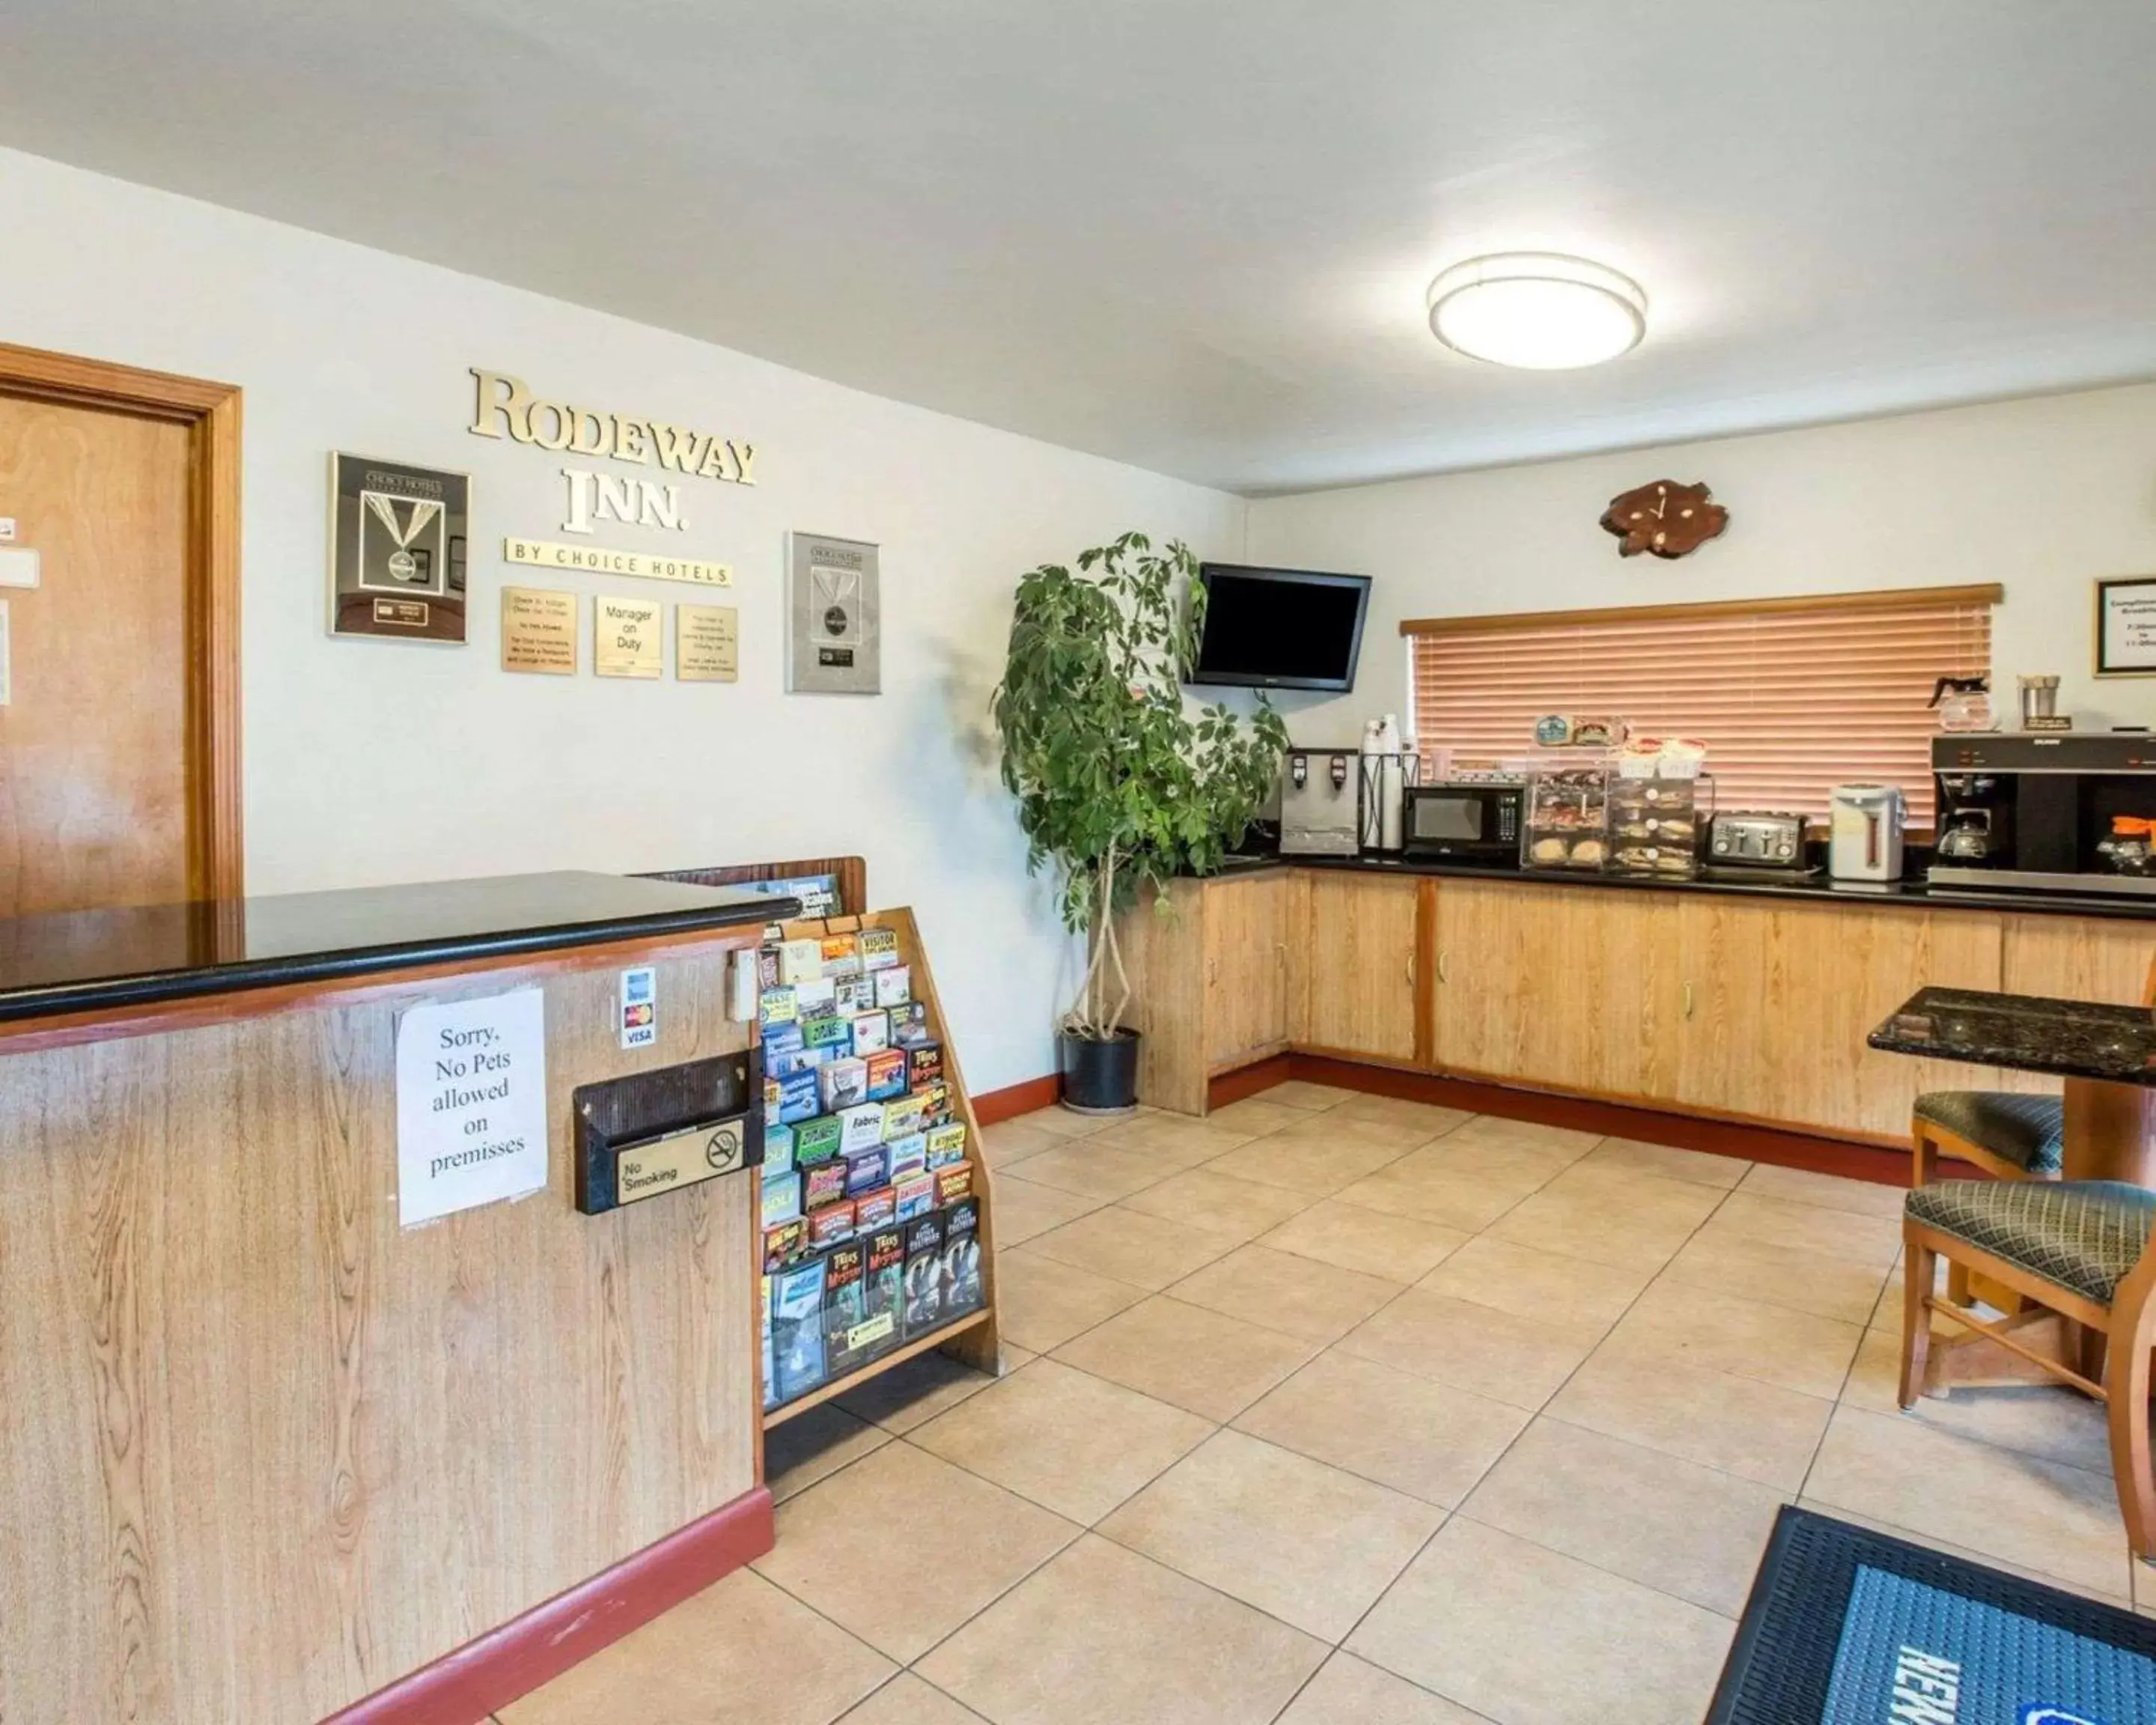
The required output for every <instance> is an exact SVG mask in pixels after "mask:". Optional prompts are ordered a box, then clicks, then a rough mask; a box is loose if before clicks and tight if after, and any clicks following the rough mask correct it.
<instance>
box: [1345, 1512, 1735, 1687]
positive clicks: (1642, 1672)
mask: <svg viewBox="0 0 2156 1725" xmlns="http://www.w3.org/2000/svg"><path fill="white" fill-rule="evenodd" d="M1735 1629H1736V1625H1734V1624H1732V1623H1731V1622H1730V1621H1729V1620H1727V1618H1723V1617H1719V1616H1717V1615H1715V1614H1714V1613H1712V1612H1711V1611H1702V1609H1700V1608H1699V1607H1698V1606H1697V1605H1690V1604H1686V1603H1685V1602H1684V1601H1682V1600H1681V1599H1671V1597H1670V1596H1669V1595H1668V1594H1661V1593H1657V1592H1655V1590H1654V1589H1652V1588H1647V1587H1642V1586H1640V1584H1638V1583H1637V1582H1635V1581H1627V1580H1625V1579H1624V1578H1622V1577H1621V1576H1616V1575H1611V1574H1608V1573H1607V1572H1605V1571H1604V1570H1601V1569H1598V1568H1594V1567H1593V1566H1592V1565H1591V1564H1588V1563H1581V1562H1579V1561H1578V1559H1577V1558H1568V1557H1565V1556H1563V1555H1561V1554H1560V1553H1556V1552H1553V1551H1546V1550H1544V1549H1543V1548H1542V1547H1541V1546H1538V1545H1533V1544H1530V1543H1528V1542H1527V1541H1526V1540H1523V1539H1515V1538H1512V1536H1511V1535H1509V1534H1506V1533H1501V1532H1497V1531H1496V1529H1495V1528H1492V1527H1482V1526H1481V1525H1480V1524H1479V1523H1477V1522H1470V1521H1466V1520H1464V1519H1462V1518H1460V1517H1455V1518H1454V1519H1453V1520H1451V1521H1450V1522H1447V1523H1446V1524H1445V1527H1442V1528H1441V1529H1440V1530H1439V1532H1438V1535H1437V1537H1436V1538H1435V1539H1433V1540H1432V1541H1431V1542H1430V1547H1429V1548H1428V1549H1427V1550H1426V1551H1424V1553H1423V1554H1422V1555H1421V1556H1420V1557H1419V1558H1416V1559H1415V1561H1414V1563H1412V1564H1411V1565H1409V1568H1408V1573H1407V1574H1405V1575H1404V1576H1402V1577H1401V1578H1400V1579H1399V1581H1398V1582H1396V1583H1395V1584H1394V1586H1393V1589H1392V1591H1391V1592H1390V1593H1389V1594H1386V1595H1385V1597H1384V1599H1382V1600H1381V1601H1380V1602H1379V1603H1378V1607H1377V1609H1375V1610H1373V1612H1371V1614H1370V1615H1369V1616H1368V1618H1367V1619H1365V1620H1364V1621H1363V1625H1362V1626H1361V1627H1360V1628H1359V1629H1358V1630H1356V1631H1355V1633H1354V1634H1353V1635H1351V1636H1350V1637H1349V1638H1348V1640H1347V1649H1348V1651H1350V1652H1352V1653H1355V1654H1358V1655H1359V1656H1362V1657H1363V1658H1364V1659H1367V1660H1369V1661H1373V1663H1375V1664H1378V1665H1380V1666H1384V1667H1385V1668H1386V1669H1387V1670H1389V1671H1394V1672H1396V1673H1398V1674H1399V1676H1404V1677H1406V1678H1408V1679H1409V1680H1410V1681H1414V1682H1417V1683H1419V1684H1421V1685H1422V1686H1424V1688H1427V1689H1434V1690H1435V1691H1437V1692H1439V1693H1440V1694H1441V1695H1445V1696H1446V1697H1450V1699H1452V1700H1454V1701H1457V1702H1460V1704H1461V1705H1463V1706H1465V1707H1471V1708H1473V1709H1474V1710H1475V1711H1476V1712H1479V1713H1484V1714H1486V1715H1487V1716H1488V1717H1491V1718H1492V1719H1497V1720H1501V1721H1504V1722H1505V1725H1697V1720H1698V1719H1699V1718H1700V1717H1701V1716H1702V1714H1703V1713H1705V1712H1706V1711H1707V1702H1708V1701H1709V1700H1710V1699H1711V1698H1712V1695H1713V1693H1714V1685H1715V1680H1716V1678H1717V1676H1719V1675H1720V1673H1721V1670H1722V1660H1723V1658H1724V1656H1726V1655H1727V1652H1728V1648H1729V1640H1730V1637H1731V1635H1732V1634H1733V1633H1734V1632H1735Z"/></svg>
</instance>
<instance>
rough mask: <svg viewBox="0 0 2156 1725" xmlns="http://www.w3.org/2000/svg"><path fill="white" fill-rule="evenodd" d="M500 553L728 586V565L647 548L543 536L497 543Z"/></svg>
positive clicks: (600, 571) (561, 565) (562, 565)
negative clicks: (621, 548)
mask: <svg viewBox="0 0 2156 1725" xmlns="http://www.w3.org/2000/svg"><path fill="white" fill-rule="evenodd" d="M501 554H502V556H503V557H504V558H506V560H507V561H508V562H512V563H529V564H531V565H533V566H534V567H538V568H542V569H583V570H586V571H588V572H590V573H592V574H594V575H634V576H637V577H639V578H641V579H643V580H645V581H693V582H695V583H696V584H697V585H698V586H699V587H731V586H732V585H733V584H734V572H733V568H732V567H731V565H730V564H726V563H707V562H701V561H700V560H698V559H697V558H696V557H665V556H663V555H660V554H658V553H654V552H648V551H608V550H607V549H606V548H605V547H603V546H598V545H556V544H552V543H549V542H547V541H546V540H543V539H518V538H515V537H511V538H508V539H505V540H503V541H502V542H501Z"/></svg>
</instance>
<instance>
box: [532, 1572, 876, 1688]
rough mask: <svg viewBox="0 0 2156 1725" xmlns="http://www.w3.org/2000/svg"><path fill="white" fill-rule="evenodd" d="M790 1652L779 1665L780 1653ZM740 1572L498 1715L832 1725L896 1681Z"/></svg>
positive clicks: (835, 1630)
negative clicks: (872, 1693)
mask: <svg viewBox="0 0 2156 1725" xmlns="http://www.w3.org/2000/svg"><path fill="white" fill-rule="evenodd" d="M782 1648H783V1649H784V1650H785V1651H784V1656H783V1657H775V1656H774V1650H777V1649H782ZM893 1669H894V1667H893V1666H892V1665H891V1661H889V1660H887V1659H885V1658H884V1657H883V1656H882V1655H881V1654H880V1653H877V1652H875V1651H874V1650H873V1649H871V1648H869V1647H866V1646H864V1645H862V1644H861V1643H860V1642H859V1641H857V1640H855V1639H854V1638H853V1637H852V1636H851V1635H848V1634H847V1633H846V1632H845V1631H844V1630H842V1629H840V1628H839V1626H838V1625H836V1624H834V1623H829V1622H827V1621H825V1620H824V1619H823V1618H821V1617H819V1616H818V1615H816V1614H815V1613H814V1611H811V1610H810V1609H808V1607H807V1606H806V1605H803V1604H801V1603H800V1602H799V1601H798V1600H795V1599H788V1597H787V1596H786V1595H785V1594H783V1593H782V1592H780V1591H779V1589H777V1588H775V1587H773V1585H772V1584H770V1583H769V1582H767V1581H766V1580H765V1579H763V1578H762V1576H760V1575H757V1574H754V1573H752V1571H749V1570H746V1569H741V1570H737V1571H735V1573H734V1574H731V1575H729V1576H728V1577H726V1579H725V1580H723V1581H721V1582H719V1583H717V1584H715V1585H713V1586H711V1587H707V1588H706V1589H704V1590H703V1592H701V1593H700V1594H696V1596H695V1597H694V1598H692V1599H687V1600H685V1601H684V1602H683V1603H682V1604H679V1605H676V1606H675V1608H674V1609H672V1610H671V1611H669V1612H667V1613H665V1615H663V1616H660V1617H656V1618H654V1619H653V1620H651V1621H650V1622H649V1623H648V1624H646V1625H644V1627H643V1628H641V1629H639V1630H634V1631H633V1632H632V1633H631V1634H629V1635H624V1636H623V1637H622V1639H621V1640H619V1641H616V1642H615V1643H614V1644H613V1645H612V1646H611V1647H608V1648H606V1649H604V1650H603V1651H600V1652H598V1653H596V1654H594V1655H593V1656H592V1657H591V1658H589V1659H588V1660H586V1661H584V1662H583V1664H582V1665H579V1666H574V1667H572V1669H570V1670H569V1671H565V1672H563V1673H562V1676H558V1677H557V1678H555V1679H554V1681H552V1682H551V1683H549V1684H547V1686H545V1687H544V1688H542V1689H536V1690H534V1691H533V1692H531V1694H529V1695H527V1696H526V1697H524V1698H523V1699H522V1700H521V1701H516V1702H511V1703H510V1704H509V1705H508V1706H507V1707H503V1708H502V1709H501V1710H500V1716H499V1717H500V1719H501V1722H502V1725H592V1722H593V1721H594V1720H599V1719H609V1720H611V1719H634V1721H636V1725H829V1721H831V1720H833V1719H835V1718H837V1717H839V1715H840V1714H841V1713H843V1712H845V1711H846V1709H847V1708H848V1707H851V1706H852V1705H853V1704H854V1703H855V1702H857V1701H859V1700H860V1699H861V1697H864V1696H865V1695H866V1694H868V1693H869V1692H870V1691H871V1690H873V1689H874V1688H875V1687H876V1686H877V1685H878V1684H880V1683H881V1682H882V1681H884V1680H885V1678H886V1677H888V1676H891V1674H892V1671H893Z"/></svg>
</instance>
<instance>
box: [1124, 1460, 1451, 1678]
mask: <svg viewBox="0 0 2156 1725" xmlns="http://www.w3.org/2000/svg"><path fill="white" fill-rule="evenodd" d="M1444 1519H1445V1512H1444V1511H1443V1510H1441V1509H1439V1508H1438V1507H1436V1506H1435V1505H1434V1504H1430V1503H1425V1502H1423V1501H1422V1500H1421V1499H1419V1498H1415V1497H1407V1496H1405V1495H1404V1494H1403V1493H1401V1492H1399V1491H1388V1490H1386V1488H1385V1487H1384V1486H1376V1485H1373V1484H1371V1483H1370V1481H1368V1480H1363V1479H1358V1478H1356V1477H1355V1476H1353V1475H1352V1474H1346V1473H1342V1471H1340V1470H1339V1469H1338V1468H1337V1467H1328V1466H1326V1465H1325V1464H1324V1463H1323V1462H1322V1461H1311V1460H1310V1459H1309V1458H1308V1457H1307V1456H1304V1455H1296V1454H1294V1453H1293V1452H1292V1451H1291V1450H1282V1449H1279V1448H1276V1446H1275V1445H1271V1444H1268V1443H1263V1442H1260V1440H1258V1439H1256V1438H1254V1437H1245V1435H1243V1434H1242V1433H1240V1432H1235V1431H1222V1432H1216V1433H1215V1434H1214V1435H1213V1436H1212V1437H1210V1438H1209V1439H1207V1440H1206V1441H1205V1442H1204V1443H1203V1444H1201V1445H1199V1447H1198V1448H1197V1449H1195V1450H1193V1451H1192V1452H1191V1453H1190V1454H1189V1455H1187V1456H1185V1457H1184V1458H1183V1460H1182V1461H1178V1462H1177V1463H1176V1465H1175V1466H1173V1467H1171V1468H1170V1469H1168V1471H1167V1472H1166V1473H1164V1474H1163V1475H1162V1476H1160V1477H1159V1478H1158V1479H1157V1480H1155V1481H1153V1482H1152V1484H1151V1485H1150V1486H1147V1487H1146V1488H1145V1490H1144V1491H1141V1492H1139V1493H1138V1495H1137V1497H1133V1498H1132V1499H1131V1501H1130V1502H1128V1503H1126V1504H1125V1505H1124V1506H1123V1507H1122V1508H1121V1509H1119V1510H1117V1511H1116V1512H1115V1513H1114V1514H1113V1515H1111V1516H1110V1517H1108V1518H1107V1520H1106V1521H1105V1522H1101V1527H1100V1531H1101V1532H1102V1533H1103V1534H1105V1535H1106V1537H1107V1538H1111V1539H1112V1540H1114V1541H1116V1543H1118V1544H1120V1545H1127V1546H1129V1547H1130V1548H1132V1550H1134V1551H1139V1552H1142V1553H1144V1554H1145V1555H1146V1556H1147V1557H1149V1558H1152V1559H1154V1560H1155V1561H1156V1562H1158V1563H1165V1564H1167V1565H1168V1568H1171V1569H1176V1570H1179V1571H1180V1572H1182V1573H1183V1574H1185V1575H1188V1576H1189V1577H1190V1578H1191V1579H1193V1580H1195V1581H1202V1582H1204V1584H1206V1585H1207V1586H1208V1587H1213V1588H1218V1589H1219V1590H1220V1591H1221V1592H1222V1593H1224V1594H1227V1595H1228V1596H1229V1598H1230V1599H1240V1600H1241V1601H1242V1602H1243V1603H1244V1604H1246V1605H1255V1606H1256V1607H1257V1608H1258V1609H1260V1611H1264V1612H1267V1613H1269V1614H1270V1615H1272V1616H1275V1617H1277V1618H1279V1619H1281V1620H1282V1621H1283V1622H1286V1623H1291V1624H1292V1625H1295V1627H1296V1628H1297V1629H1299V1630H1303V1631H1304V1632H1305V1633H1306V1634H1308V1635H1317V1636H1318V1637H1319V1638H1321V1639H1322V1640H1327V1641H1335V1642H1337V1641H1338V1640H1340V1639H1341V1637H1342V1636H1343V1635H1346V1634H1347V1631H1348V1630H1351V1629H1353V1628H1354V1626H1355V1625H1356V1623H1357V1621H1358V1620H1359V1619H1360V1618H1361V1617H1362V1615H1363V1613H1364V1612H1365V1611H1367V1610H1368V1609H1369V1608H1370V1606H1371V1605H1372V1604H1374V1603H1375V1602H1376V1600H1377V1597H1378V1594H1381V1593H1383V1591H1384V1590H1385V1589H1386V1588H1387V1587H1389V1585H1391V1584H1392V1580H1393V1578H1394V1576H1396V1575H1398V1574H1399V1573H1400V1571H1401V1570H1402V1569H1404V1568H1406V1567H1407V1563H1408V1560H1409V1558H1412V1557H1414V1554H1415V1553H1417V1552H1418V1551H1419V1550H1421V1549H1422V1546H1423V1542H1424V1540H1426V1539H1428V1538H1430V1535H1431V1534H1432V1533H1434V1532H1436V1531H1437V1527H1438V1524H1439V1523H1440V1522H1442V1521H1443V1520H1444Z"/></svg>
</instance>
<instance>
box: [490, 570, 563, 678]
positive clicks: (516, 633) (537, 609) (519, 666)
mask: <svg viewBox="0 0 2156 1725" xmlns="http://www.w3.org/2000/svg"><path fill="white" fill-rule="evenodd" d="M501 668H502V669H503V670H506V671H538V672H542V673H543V674H545V675H548V676H555V677H573V676H574V675H576V674H577V596H576V595H575V594H574V593H554V592H552V591H551V590H549V589H547V588H539V587H505V588H502V590H501Z"/></svg>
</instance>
